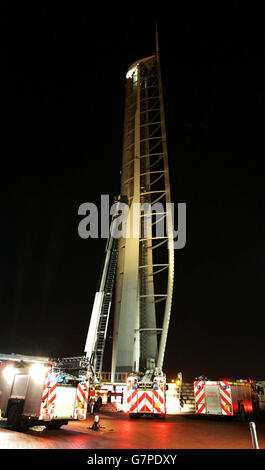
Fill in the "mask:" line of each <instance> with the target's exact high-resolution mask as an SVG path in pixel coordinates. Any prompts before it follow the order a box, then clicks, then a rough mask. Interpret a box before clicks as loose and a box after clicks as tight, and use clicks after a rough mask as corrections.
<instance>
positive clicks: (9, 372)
mask: <svg viewBox="0 0 265 470" xmlns="http://www.w3.org/2000/svg"><path fill="white" fill-rule="evenodd" d="M15 372H16V369H15V367H14V366H11V365H8V366H6V367H5V368H4V369H3V376H4V378H5V379H6V381H7V382H8V383H11V382H12V381H13V379H14V375H15Z"/></svg>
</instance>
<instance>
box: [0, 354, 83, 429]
mask: <svg viewBox="0 0 265 470" xmlns="http://www.w3.org/2000/svg"><path fill="white" fill-rule="evenodd" d="M89 385H90V376H89V374H83V375H82V376H79V377H75V376H73V375H70V374H67V373H65V372H62V370H61V364H58V365H57V364H56V363H54V362H52V361H51V360H50V359H49V358H43V357H33V356H24V355H19V354H0V410H1V415H2V418H4V419H5V420H6V421H7V425H8V426H9V427H11V428H16V427H22V428H27V427H32V426H35V425H36V424H45V426H46V427H47V428H60V427H61V426H62V425H66V424H67V423H68V421H69V420H77V419H78V420H79V419H85V418H86V412H87V406H88V402H89V393H90V390H89Z"/></svg>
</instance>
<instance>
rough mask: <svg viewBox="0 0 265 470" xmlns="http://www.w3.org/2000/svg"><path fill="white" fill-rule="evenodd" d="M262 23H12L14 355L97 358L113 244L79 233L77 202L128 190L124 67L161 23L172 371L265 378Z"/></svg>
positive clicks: (6, 296) (239, 13) (9, 161)
mask: <svg viewBox="0 0 265 470" xmlns="http://www.w3.org/2000/svg"><path fill="white" fill-rule="evenodd" d="M172 5H173V3H172ZM126 8H129V5H128V6H127V7H126ZM263 18H264V12H263V11H257V10H254V8H253V10H252V11H250V9H249V7H248V9H245V10H244V7H242V6H240V4H239V3H236V2H235V3H231V2H230V3H229V7H228V6H227V7H226V6H223V4H220V8H219V9H218V8H217V9H216V10H213V9H210V8H209V7H206V6H205V7H204V8H201V7H200V8H199V7H197V8H195V6H194V5H193V4H192V3H189V4H187V5H186V6H185V7H181V8H180V7H178V10H177V11H175V10H174V11H173V10H170V9H168V10H166V8H164V10H163V11H162V12H161V10H159V11H157V12H153V13H152V14H151V15H149V16H148V14H147V12H143V11H142V10H141V14H139V11H135V12H134V13H133V14H130V12H129V10H128V9H127V10H126V12H124V14H122V16H118V10H117V11H115V10H114V9H113V10H112V9H109V10H108V11H106V10H105V9H104V8H100V7H99V8H98V9H94V10H91V6H87V7H86V8H85V7H83V6H82V7H81V6H75V5H74V4H73V6H72V7H71V8H70V7H65V6H61V7H57V8H56V9H55V7H49V6H43V7H39V8H38V9H37V8H35V9H33V10H32V9H31V8H28V10H26V9H25V7H24V6H22V7H20V10H16V12H14V11H4V12H3V13H2V16H1V34H2V38H1V70H2V72H1V75H2V86H1V90H2V92H1V110H2V112H1V174H0V178H1V201H0V209H1V231H0V260H1V263H0V312H1V313H0V314H1V330H0V351H1V352H17V353H28V354H48V355H51V356H57V355H59V356H60V355H75V354H82V353H83V347H84V343H85V339H86V334H87V328H88V323H89V316H90V312H91V308H92V304H93V300H94V294H95V291H96V289H97V286H98V282H99V277H100V272H101V267H102V262H103V257H104V247H105V240H95V239H93V240H92V239H89V240H82V239H80V238H79V236H78V231H77V227H78V223H79V220H80V218H79V216H78V207H79V205H80V204H81V203H83V202H95V203H97V202H98V201H99V199H100V195H101V194H110V196H111V197H113V196H114V195H116V194H118V193H119V186H120V173H119V172H120V167H121V154H122V128H123V111H124V85H125V73H126V70H127V68H128V67H129V66H130V64H131V63H133V62H134V61H135V60H137V59H139V58H141V57H145V56H147V55H151V54H152V53H153V52H154V49H155V23H156V22H157V23H158V29H159V38H160V51H161V67H162V79H163V86H164V95H165V112H166V126H167V137H168V153H169V167H170V180H171V190H172V200H173V201H174V202H175V203H177V202H186V203H187V245H186V247H185V248H184V249H183V250H178V251H176V253H175V288H174V300H173V308H172V317H171V326H170V332H169V337H168V345H167V351H166V358H165V370H166V372H167V373H168V375H169V376H170V377H171V376H174V375H175V374H176V372H178V371H180V370H181V371H182V372H183V375H184V378H186V379H189V380H190V379H191V378H193V377H194V376H196V375H197V374H206V375H208V376H210V377H215V376H224V375H229V374H232V375H240V374H245V375H253V376H255V377H257V378H263V379H264V377H265V370H264V362H265V361H264V359H265V348H264V327H265V321H264V250H263V239H264V191H263V178H262V163H263V160H264V121H265V119H264V83H265V81H264V78H265V77H264V26H263V21H262V20H263Z"/></svg>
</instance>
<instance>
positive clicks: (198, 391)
mask: <svg viewBox="0 0 265 470" xmlns="http://www.w3.org/2000/svg"><path fill="white" fill-rule="evenodd" d="M194 396H195V410H196V411H195V412H196V414H202V415H222V416H235V415H238V416H239V417H240V419H241V420H244V419H245V416H246V414H250V413H256V412H258V411H259V399H258V393H257V390H256V387H255V382H254V380H253V379H243V378H242V379H235V378H222V379H220V380H217V381H212V380H200V379H198V380H196V381H195V382H194Z"/></svg>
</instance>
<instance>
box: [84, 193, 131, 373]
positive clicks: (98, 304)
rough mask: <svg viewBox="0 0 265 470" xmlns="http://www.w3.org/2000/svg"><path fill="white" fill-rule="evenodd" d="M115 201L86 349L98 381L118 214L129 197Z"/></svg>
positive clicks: (113, 267) (113, 270)
mask: <svg viewBox="0 0 265 470" xmlns="http://www.w3.org/2000/svg"><path fill="white" fill-rule="evenodd" d="M115 202H116V203H117V209H116V213H115V214H114V215H113V216H112V221H111V229H110V234H109V238H108V241H107V245H106V250H105V251H106V255H105V262H104V268H103V273H102V276H101V283H100V288H99V291H98V292H96V295H95V300H94V306H93V310H92V314H91V318H90V323H89V329H88V334H87V340H86V345H85V351H86V354H87V357H88V358H89V361H90V364H91V366H92V368H93V371H94V374H95V379H96V380H97V381H100V378H101V371H102V365H103V356H104V348H105V341H106V336H107V329H108V322H109V316H110V308H111V302H112V294H113V288H114V281H115V274H116V266H117V260H118V238H117V233H116V236H115V231H116V230H117V228H118V226H119V223H120V221H119V217H118V216H119V213H120V210H121V203H127V198H125V197H123V196H118V198H116V200H115Z"/></svg>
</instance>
